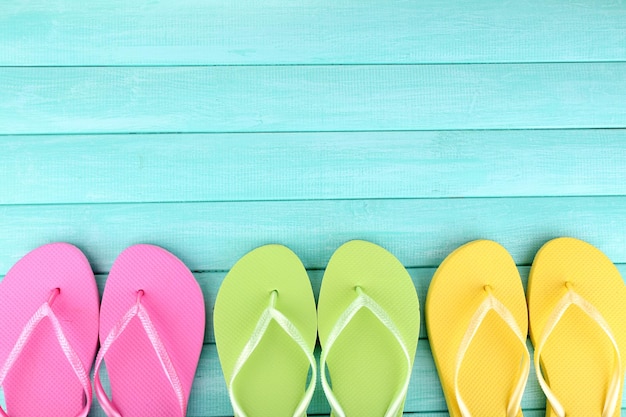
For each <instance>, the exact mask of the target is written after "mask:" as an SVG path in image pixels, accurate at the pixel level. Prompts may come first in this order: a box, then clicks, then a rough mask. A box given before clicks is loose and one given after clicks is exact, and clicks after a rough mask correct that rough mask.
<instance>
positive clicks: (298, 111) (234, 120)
mask: <svg viewBox="0 0 626 417" xmlns="http://www.w3.org/2000/svg"><path fill="white" fill-rule="evenodd" d="M625 97H626V62H616V63H585V64H581V63H567V64H523V65H521V64H506V65H382V66H381V65H374V66H372V65H364V66H361V65H356V66H353V65H349V66H341V65H339V66H337V65H325V66H255V67H240V66H236V67H230V66H227V67H223V66H216V67H189V68H182V67H167V68H160V67H125V68H117V67H115V68H110V67H106V68H102V67H95V68H85V67H79V68H74V67H72V68H6V67H5V68H0V134H36V133H42V134H58V133H127V132H134V133H139V132H144V133H145V132H158V133H167V132H170V133H171V132H174V133H183V132H285V131H290V132H310V131H317V132H318V131H324V132H328V131H373V130H375V131H379V130H391V131H397V130H458V129H461V130H463V129H472V130H473V129H533V128H541V129H543V128H550V129H560V128H568V129H573V128H624V127H626V100H625V99H624V98H625Z"/></svg>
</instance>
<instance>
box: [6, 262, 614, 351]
mask: <svg viewBox="0 0 626 417" xmlns="http://www.w3.org/2000/svg"><path fill="white" fill-rule="evenodd" d="M617 268H618V269H619V271H620V273H621V274H622V278H624V279H625V280H626V265H624V264H618V265H617ZM518 269H519V273H520V277H521V279H522V284H523V285H524V289H526V286H527V285H528V272H529V270H530V267H528V266H520V267H518ZM407 270H408V272H409V274H410V275H411V279H412V280H413V285H415V290H416V292H417V296H418V298H419V302H420V336H419V337H420V339H426V338H427V337H428V334H427V332H426V322H425V321H424V319H425V316H426V315H425V312H424V308H425V306H426V295H427V293H428V287H429V285H430V281H431V279H432V277H433V274H434V273H435V270H436V268H408V269H407ZM307 272H308V274H309V279H310V280H311V286H312V288H313V294H314V295H315V300H316V301H317V299H318V296H319V290H320V286H321V284H322V277H323V275H324V270H308V271H307ZM194 276H195V277H196V280H197V281H198V283H199V284H200V288H202V293H203V294H204V302H205V307H206V323H213V307H214V306H215V298H216V297H217V292H218V291H219V288H220V286H221V285H222V281H223V280H224V277H225V276H226V272H197V273H194ZM106 277H107V276H106V274H96V282H97V283H98V289H99V290H100V294H102V291H103V290H104V285H105V283H106ZM0 279H1V277H0ZM204 336H205V337H204V342H205V343H215V334H214V333H213V326H211V325H208V326H207V328H206V332H205V335H204Z"/></svg>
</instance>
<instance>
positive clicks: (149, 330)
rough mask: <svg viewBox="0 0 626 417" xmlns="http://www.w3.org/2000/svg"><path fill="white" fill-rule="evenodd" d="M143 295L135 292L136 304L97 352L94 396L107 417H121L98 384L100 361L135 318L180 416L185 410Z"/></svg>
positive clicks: (169, 363) (182, 395) (112, 330)
mask: <svg viewBox="0 0 626 417" xmlns="http://www.w3.org/2000/svg"><path fill="white" fill-rule="evenodd" d="M143 295H144V291H143V290H139V291H138V292H137V302H136V303H135V304H134V305H133V306H132V307H131V308H130V309H128V311H127V312H126V314H124V316H123V317H122V319H121V320H120V321H119V322H117V323H116V324H115V326H113V328H112V329H111V331H110V332H109V334H108V336H107V338H106V339H105V341H104V343H102V346H100V351H99V352H98V356H97V358H96V366H95V368H94V385H95V388H96V396H97V397H98V401H99V402H100V406H101V407H102V409H103V410H104V412H105V414H106V415H107V416H109V417H122V415H121V414H120V412H119V410H117V408H116V407H115V406H114V405H113V403H112V402H111V401H110V400H109V398H108V397H107V394H106V392H105V391H104V388H102V383H101V382H100V365H101V364H102V360H103V359H104V356H105V355H106V353H107V352H108V350H109V349H110V348H111V346H112V345H113V343H114V342H115V341H116V340H117V339H118V338H119V337H120V336H121V334H122V333H123V332H124V330H125V329H126V328H127V326H128V324H129V323H130V321H131V320H132V319H133V318H135V317H137V318H139V320H140V322H141V325H142V326H143V329H144V330H145V332H146V335H147V336H148V339H149V340H150V343H151V344H152V347H153V349H154V351H155V353H156V354H157V357H158V358H159V362H160V363H161V367H162V368H163V372H164V373H165V376H166V377H167V379H168V381H169V382H170V385H171V387H172V390H173V391H174V394H175V395H176V399H177V400H178V406H179V409H180V415H181V416H184V415H185V412H186V410H187V403H186V399H185V393H184V390H183V386H182V384H181V382H180V379H179V377H178V374H177V373H176V369H175V368H174V364H173V363H172V361H171V359H170V357H169V355H168V353H167V349H166V348H165V345H164V344H163V341H162V340H161V338H160V337H159V334H158V332H157V330H156V327H155V326H154V323H153V322H152V320H151V319H150V315H149V314H148V310H146V308H145V307H144V306H143V304H142V303H141V298H142V297H143Z"/></svg>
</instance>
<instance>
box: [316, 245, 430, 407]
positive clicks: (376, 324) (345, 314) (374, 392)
mask: <svg viewBox="0 0 626 417" xmlns="http://www.w3.org/2000/svg"><path fill="white" fill-rule="evenodd" d="M317 310H318V311H317V317H318V332H319V338H320V343H321V345H322V355H321V358H320V372H321V376H322V386H323V388H324V393H325V394H326V398H327V399H328V401H329V403H330V406H331V408H332V410H333V416H336V417H340V416H341V417H344V416H358V417H368V416H372V417H374V416H375V417H380V416H385V417H396V416H401V415H402V409H403V407H404V401H405V398H406V393H407V389H408V386H409V380H410V377H411V371H412V369H413V359H414V357H415V350H416V348H417V341H418V338H419V327H420V319H419V317H420V312H419V301H418V298H417V293H416V292H415V287H414V285H413V282H412V281H411V277H410V276H409V274H408V273H407V271H406V269H404V267H403V266H402V264H401V263H400V262H399V261H398V259H396V258H395V257H394V256H393V255H392V254H391V253H389V252H387V251H386V250H385V249H383V248H381V247H380V246H377V245H375V244H373V243H369V242H365V241H360V240H354V241H351V242H348V243H346V244H344V245H342V246H341V247H340V248H339V249H337V251H336V252H335V253H334V254H333V256H332V257H331V259H330V261H329V263H328V266H327V268H326V273H325V274H324V278H323V280H322V288H321V290H320V297H319V303H318V308H317ZM326 365H327V366H328V373H329V374H330V377H331V379H332V388H331V386H330V383H329V382H328V381H327V379H326Z"/></svg>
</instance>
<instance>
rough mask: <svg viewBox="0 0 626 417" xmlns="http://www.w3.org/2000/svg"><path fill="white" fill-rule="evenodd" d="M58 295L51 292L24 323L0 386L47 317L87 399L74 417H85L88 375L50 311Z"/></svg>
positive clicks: (2, 373) (56, 290)
mask: <svg viewBox="0 0 626 417" xmlns="http://www.w3.org/2000/svg"><path fill="white" fill-rule="evenodd" d="M59 294H60V290H59V289H58V288H57V289H55V290H54V291H53V292H52V295H51V296H50V298H49V299H48V301H46V302H45V303H43V304H42V305H41V307H39V308H38V309H37V311H35V314H33V315H32V316H31V318H30V319H29V320H28V322H27V323H26V326H24V329H22V333H21V334H20V336H19V337H18V339H17V342H15V345H14V346H13V349H12V350H11V353H9V356H8V358H7V360H6V362H5V363H4V365H3V366H2V370H1V371H0V386H2V385H3V384H4V380H5V378H6V376H7V375H8V373H9V371H10V370H11V368H12V367H13V365H14V364H15V361H17V359H18V358H19V356H20V354H21V353H22V351H23V350H24V347H25V346H26V344H27V343H28V340H29V339H30V337H31V335H32V334H33V332H34V331H35V329H36V328H37V326H38V325H39V323H41V321H42V320H43V319H44V318H45V317H48V319H49V320H50V323H52V328H53V329H54V335H55V336H56V338H57V341H58V342H59V345H60V346H61V350H62V351H63V354H64V355H65V357H66V358H67V361H68V362H69V364H70V366H71V367H72V370H73V371H74V373H75V374H76V378H77V379H78V380H79V381H80V384H81V385H82V387H83V390H84V391H85V397H86V399H87V401H86V404H85V405H84V406H83V409H82V410H81V411H80V412H79V413H78V414H77V415H76V417H86V416H87V414H88V413H89V408H90V407H91V401H92V397H91V384H90V382H89V374H88V373H87V371H86V370H85V367H84V366H83V363H82V361H81V360H80V358H79V357H78V354H77V353H76V352H75V351H74V349H72V346H71V345H70V343H69V341H68V340H67V337H65V333H63V328H62V327H61V323H60V322H59V319H58V318H57V316H56V314H54V311H53V310H52V307H51V305H52V303H53V302H54V300H55V298H56V296H57V295H59ZM0 416H2V417H8V415H7V414H6V412H5V411H4V410H3V409H2V408H1V407H0Z"/></svg>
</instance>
